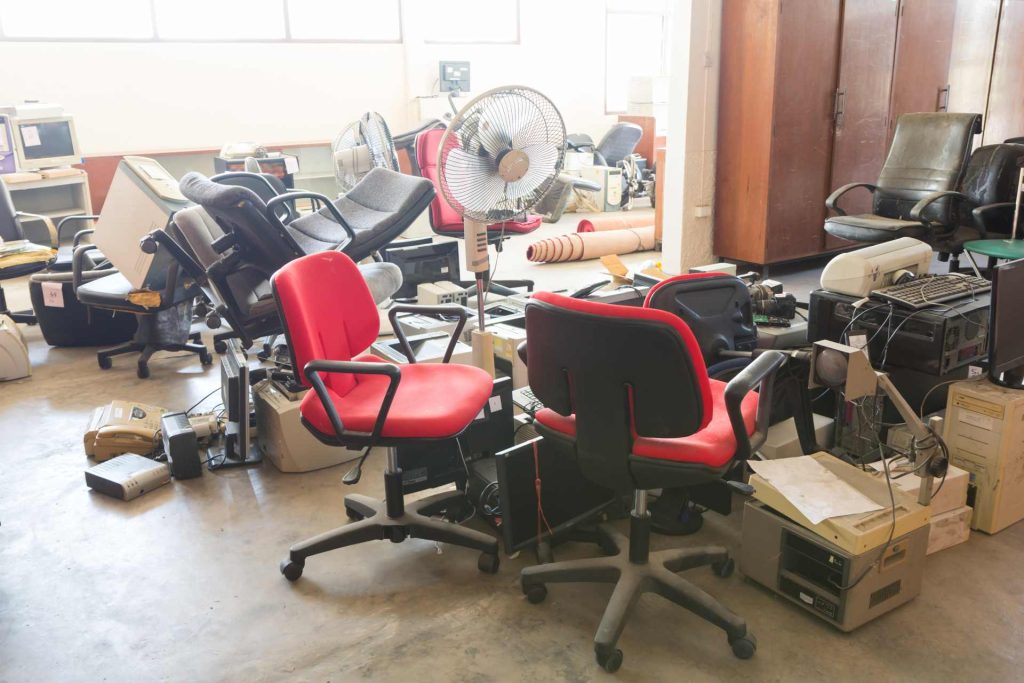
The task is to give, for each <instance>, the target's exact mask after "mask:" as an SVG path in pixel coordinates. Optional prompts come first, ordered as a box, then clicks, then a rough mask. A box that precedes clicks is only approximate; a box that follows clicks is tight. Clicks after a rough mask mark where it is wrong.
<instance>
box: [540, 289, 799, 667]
mask: <svg viewBox="0 0 1024 683" xmlns="http://www.w3.org/2000/svg"><path fill="white" fill-rule="evenodd" d="M526 333H527V339H528V350H527V356H528V359H527V360H528V363H527V367H528V369H529V378H530V388H531V389H532V391H533V393H534V394H535V395H536V396H537V398H538V400H540V401H541V402H542V403H543V404H544V405H545V406H546V408H545V409H544V410H541V411H538V413H537V416H536V417H537V421H536V427H537V430H538V432H540V433H541V434H542V435H543V436H544V437H545V438H553V439H557V440H560V441H561V442H564V443H570V444H572V446H573V448H571V449H570V450H571V452H572V454H573V457H575V458H576V462H577V464H578V465H579V467H580V470H581V472H582V473H583V476H584V477H586V478H587V479H589V480H591V481H592V482H593V483H595V484H598V485H600V486H604V487H607V488H609V489H613V490H616V491H619V492H621V493H623V494H625V493H628V492H632V493H633V498H634V507H633V511H632V514H631V516H630V534H629V538H628V539H627V538H626V537H624V536H623V535H621V534H619V533H618V532H616V531H615V530H614V529H612V528H610V527H607V526H603V525H602V526H601V527H599V531H600V533H601V534H603V535H604V537H605V540H606V541H607V542H608V544H610V545H611V546H613V547H616V548H618V549H619V550H620V552H619V554H618V555H615V556H612V557H601V558H596V559H587V560H574V561H570V562H561V563H556V564H547V565H539V566H536V567H528V568H526V569H524V570H523V572H522V576H521V580H522V589H523V592H524V593H525V594H526V596H527V597H528V598H529V600H530V602H535V603H536V602H541V601H542V600H543V599H544V598H545V596H546V595H547V587H546V584H547V583H552V582H574V581H585V582H603V583H614V584H616V586H615V591H614V592H613V594H612V598H611V600H610V602H609V603H608V607H607V609H606V610H605V614H604V617H603V618H602V620H601V625H600V626H599V627H598V631H597V635H596V637H595V638H594V649H595V652H596V654H597V660H598V662H599V663H600V664H601V665H602V666H603V667H604V668H605V669H607V670H609V671H614V670H615V669H617V668H618V666H619V665H620V664H621V662H622V652H621V650H618V649H617V648H616V647H615V645H616V643H617V641H618V638H619V635H620V634H621V632H622V629H623V627H624V626H625V621H626V618H627V617H628V614H629V611H630V609H631V608H632V606H633V605H634V604H635V603H636V600H637V598H638V597H639V594H640V593H642V592H655V593H658V594H660V595H662V596H664V597H666V598H668V599H669V600H672V601H673V602H675V603H676V604H678V605H681V606H682V607H685V608H687V609H689V610H690V611H692V612H694V613H696V614H697V615H698V616H700V617H702V618H704V619H706V620H708V621H710V622H711V623H713V624H714V625H716V626H718V627H719V628H721V629H723V630H724V631H725V632H726V635H727V636H728V640H729V643H730V645H731V646H732V648H733V652H734V654H736V656H738V657H740V658H748V657H750V656H752V655H753V654H754V650H755V648H756V641H755V640H754V638H753V636H752V635H750V634H748V632H747V626H746V622H744V621H743V619H741V618H740V617H738V616H736V615H735V614H733V613H732V612H730V611H729V610H728V609H727V608H725V607H724V606H722V605H721V604H720V603H718V602H717V601H716V600H714V599H713V598H712V597H711V596H709V595H707V594H706V593H704V592H703V591H702V590H700V589H699V588H697V587H696V586H694V585H693V584H691V583H690V582H688V581H686V580H685V579H683V578H682V577H680V576H678V575H677V574H676V572H679V571H681V570H683V569H688V568H691V567H696V566H701V565H711V566H712V568H713V569H714V570H715V572H716V573H717V574H719V575H720V576H728V575H729V574H730V573H731V572H732V569H733V561H732V560H731V559H730V557H729V552H728V550H726V549H725V548H724V547H718V546H706V547H701V548H682V549H674V550H666V551H661V552H656V553H650V552H649V543H650V515H649V513H648V510H647V491H648V490H649V489H654V488H669V487H682V486H694V485H698V484H703V483H710V482H715V481H720V480H721V478H722V477H723V476H724V475H725V474H726V473H727V472H728V471H729V470H730V469H731V467H732V466H733V463H735V462H736V461H738V460H745V459H746V458H747V457H748V456H749V455H750V454H752V453H753V452H754V451H755V450H756V449H757V448H758V447H759V446H760V444H761V443H763V441H764V438H765V434H766V432H767V428H768V418H769V413H770V407H771V397H772V384H773V381H774V377H775V374H776V372H777V370H778V369H779V367H781V365H782V364H783V362H784V360H785V357H784V356H783V355H782V354H780V353H778V352H776V351H770V352H767V353H764V354H762V355H761V356H760V357H758V358H757V359H756V360H755V361H754V362H753V363H751V364H750V365H749V366H748V367H747V368H745V369H744V370H743V371H741V372H740V374H739V375H738V376H736V377H735V378H734V379H732V380H731V381H730V382H729V383H728V384H724V383H722V382H715V381H714V380H709V379H708V376H707V371H706V370H705V368H704V362H703V359H702V357H701V352H700V347H699V345H698V344H697V340H696V339H695V338H694V336H693V333H692V332H691V331H690V329H689V328H688V327H687V326H686V325H685V324H684V323H683V322H682V321H681V320H680V319H679V318H678V317H676V316H674V315H672V314H670V313H667V312H665V311H661V310H654V309H648V308H634V307H629V306H614V305H608V304H600V303H595V302H591V301H585V300H580V299H572V298H569V297H565V296H560V295H558V294H552V293H548V292H541V293H538V294H535V295H534V296H533V298H532V299H531V300H530V302H529V303H528V304H527V307H526ZM757 387H760V391H759V392H758V393H753V391H754V389H755V388H757ZM626 548H628V552H624V551H625V549H626Z"/></svg>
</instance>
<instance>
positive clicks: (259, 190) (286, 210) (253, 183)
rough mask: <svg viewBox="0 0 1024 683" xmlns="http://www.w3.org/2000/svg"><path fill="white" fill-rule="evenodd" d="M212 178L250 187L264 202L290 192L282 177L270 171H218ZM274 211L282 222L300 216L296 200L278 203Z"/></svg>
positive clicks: (220, 181)
mask: <svg viewBox="0 0 1024 683" xmlns="http://www.w3.org/2000/svg"><path fill="white" fill-rule="evenodd" d="M210 180H212V181H213V182H215V183H220V184H222V185H237V186H239V187H245V188H248V189H250V190H252V191H253V192H254V193H255V194H256V196H257V197H259V198H260V199H262V200H263V203H264V204H266V203H267V202H269V201H270V200H272V199H275V198H277V197H280V196H281V195H283V194H286V193H288V192H289V189H288V188H287V187H285V184H284V183H283V182H282V181H281V179H280V178H278V177H277V176H275V175H272V174H270V173H262V172H261V173H253V172H251V171H228V172H226V173H218V174H217V175H215V176H212V177H211V178H210ZM274 213H275V215H276V216H277V217H278V219H279V220H280V221H281V222H282V223H290V222H291V221H293V220H295V219H296V218H298V217H299V210H298V209H297V208H296V207H295V201H294V200H293V201H290V202H282V203H281V204H278V205H277V207H276V208H275V210H274Z"/></svg>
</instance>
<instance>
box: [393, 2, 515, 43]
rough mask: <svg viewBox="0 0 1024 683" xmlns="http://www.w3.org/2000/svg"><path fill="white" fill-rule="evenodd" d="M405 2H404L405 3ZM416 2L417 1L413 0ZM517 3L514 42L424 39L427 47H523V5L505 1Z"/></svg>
mask: <svg viewBox="0 0 1024 683" xmlns="http://www.w3.org/2000/svg"><path fill="white" fill-rule="evenodd" d="M404 1H405V0H403V2H404ZM413 1H416V0H413ZM504 1H505V2H514V3H515V16H516V36H515V38H514V39H512V40H473V39H470V40H430V39H426V38H425V39H424V40H423V43H424V44H425V45H522V43H523V5H522V2H520V0H504Z"/></svg>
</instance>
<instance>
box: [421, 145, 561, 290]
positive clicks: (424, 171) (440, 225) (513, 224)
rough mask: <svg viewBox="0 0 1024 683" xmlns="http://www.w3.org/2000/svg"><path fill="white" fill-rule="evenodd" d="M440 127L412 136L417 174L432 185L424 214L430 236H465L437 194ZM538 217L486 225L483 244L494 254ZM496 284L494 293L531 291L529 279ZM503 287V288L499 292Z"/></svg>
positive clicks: (459, 222)
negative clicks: (485, 238)
mask: <svg viewBox="0 0 1024 683" xmlns="http://www.w3.org/2000/svg"><path fill="white" fill-rule="evenodd" d="M444 132H445V129H444V128H433V129H431V130H425V131H423V132H421V133H419V134H418V135H417V136H416V165H417V166H418V167H419V170H420V174H421V175H422V176H423V177H424V178H426V179H428V180H429V181H430V182H432V183H434V191H435V196H434V199H433V201H431V202H430V211H429V213H428V214H427V215H428V216H429V218H430V228H431V229H432V230H433V231H434V234H436V235H440V236H442V237H456V238H458V239H462V238H463V237H465V228H464V226H463V223H462V216H460V215H459V214H458V212H456V211H455V209H453V208H452V207H450V206H449V205H448V202H446V201H445V200H444V197H443V196H442V194H441V180H440V176H439V175H438V168H437V152H438V150H439V149H440V147H441V138H442V137H444ZM540 224H541V217H540V216H537V215H534V214H527V216H526V220H523V221H505V222H503V223H494V224H492V225H488V226H487V243H488V244H492V245H494V248H495V249H496V250H498V251H501V249H502V243H503V242H504V241H505V240H507V239H509V238H511V237H512V236H514V235H526V234H529V233H531V232H533V231H534V230H536V229H537V228H539V227H540ZM466 284H472V283H466ZM493 284H495V285H500V286H499V287H492V291H493V292H495V293H497V294H515V292H514V291H508V290H507V288H511V287H526V288H527V289H528V290H529V291H533V281H532V280H502V281H500V282H499V281H497V280H495V282H494V283H493ZM502 288H506V289H502Z"/></svg>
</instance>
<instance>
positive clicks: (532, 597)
mask: <svg viewBox="0 0 1024 683" xmlns="http://www.w3.org/2000/svg"><path fill="white" fill-rule="evenodd" d="M523 593H525V594H526V599H527V601H529V603H530V604H531V605H539V604H540V603H542V602H544V600H545V599H546V598H547V597H548V587H547V586H545V585H544V584H537V585H534V586H529V587H527V588H524V589H523Z"/></svg>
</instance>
